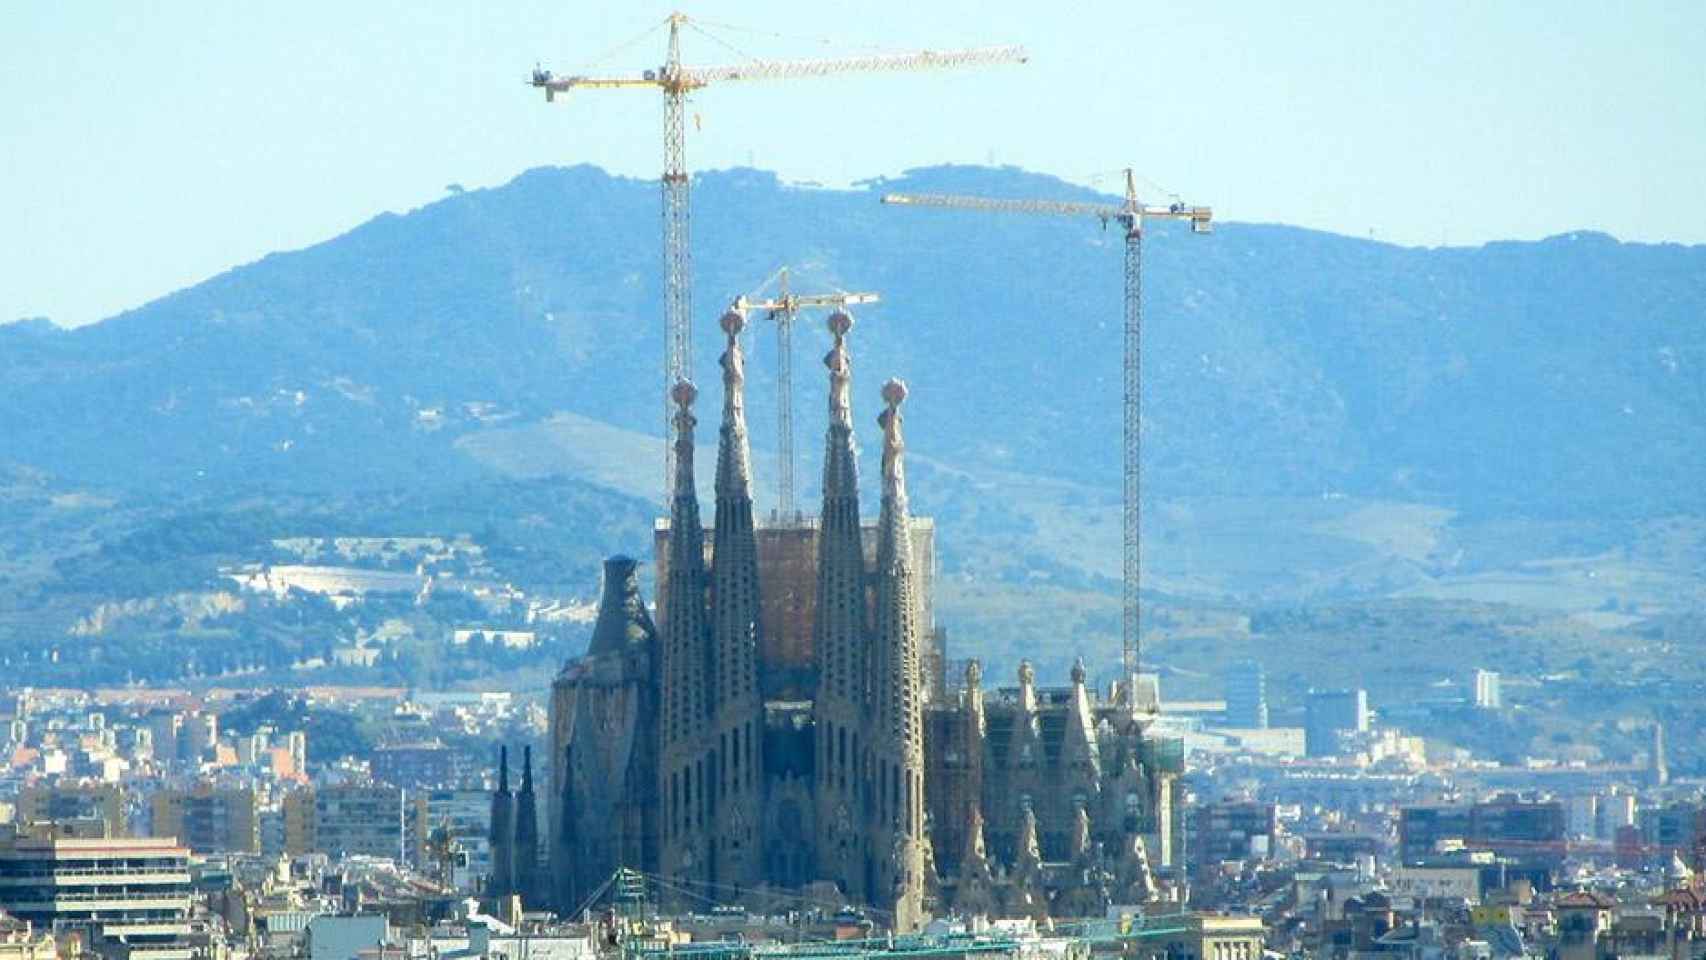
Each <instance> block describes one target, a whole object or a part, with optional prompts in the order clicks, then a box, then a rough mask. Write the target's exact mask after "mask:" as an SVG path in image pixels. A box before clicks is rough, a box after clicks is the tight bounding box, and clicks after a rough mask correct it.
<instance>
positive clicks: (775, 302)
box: [734, 267, 880, 521]
mask: <svg viewBox="0 0 1706 960" xmlns="http://www.w3.org/2000/svg"><path fill="white" fill-rule="evenodd" d="M776 279H777V281H778V282H777V288H776V296H775V298H773V299H769V300H754V299H751V298H749V297H737V298H735V302H734V309H736V310H738V311H740V312H741V313H743V314H744V313H746V312H747V311H749V310H767V311H769V314H768V315H769V317H770V319H771V320H773V321H775V323H776V458H777V471H776V477H777V480H776V513H777V516H778V518H779V519H781V520H783V521H788V520H791V519H793V518H796V517H797V516H798V515H799V508H798V506H797V505H796V501H795V499H794V323H795V321H797V320H798V319H799V315H800V310H802V309H804V308H806V307H829V308H831V309H839V310H845V309H846V308H847V307H849V306H853V305H856V304H865V303H876V302H877V301H878V300H879V299H880V298H879V297H878V296H877V294H875V293H846V292H838V293H824V294H810V295H805V296H801V295H799V294H796V293H794V292H792V291H791V290H789V289H788V268H787V267H783V268H782V269H780V270H778V271H777V272H776ZM766 285H768V284H766Z"/></svg>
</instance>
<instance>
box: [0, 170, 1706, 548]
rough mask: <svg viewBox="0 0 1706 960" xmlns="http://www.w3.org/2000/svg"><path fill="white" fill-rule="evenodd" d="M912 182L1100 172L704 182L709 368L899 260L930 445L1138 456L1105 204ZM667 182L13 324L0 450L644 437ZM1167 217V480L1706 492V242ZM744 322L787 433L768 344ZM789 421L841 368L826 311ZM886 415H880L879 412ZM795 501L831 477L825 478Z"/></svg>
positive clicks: (1051, 192) (433, 445) (346, 485)
mask: <svg viewBox="0 0 1706 960" xmlns="http://www.w3.org/2000/svg"><path fill="white" fill-rule="evenodd" d="M890 190H910V191H942V192H968V193H981V194H985V195H990V196H1029V195H1047V196H1055V197H1060V198H1062V199H1092V198H1095V199H1104V200H1105V199H1108V198H1106V197H1104V196H1101V195H1099V194H1096V193H1095V192H1094V191H1092V190H1089V189H1087V188H1084V187H1080V186H1076V185H1072V184H1068V183H1065V182H1063V181H1060V180H1058V179H1056V178H1052V177H1048V176H1046V175H1042V174H1034V173H1028V172H1025V171H1020V170H1016V169H1014V168H985V167H973V166H948V167H932V168H921V169H917V170H911V171H907V172H905V173H903V174H901V175H899V176H897V177H892V178H888V177H885V178H876V179H873V180H867V181H861V182H860V183H859V184H858V185H857V186H856V188H854V189H849V190H828V189H822V188H812V187H800V186H789V185H787V184H784V183H782V182H781V181H780V180H779V179H778V178H777V177H776V176H775V175H774V174H770V173H767V172H764V171H757V170H751V169H745V168H736V169H733V170H728V171H713V172H708V173H702V174H699V175H698V176H697V177H696V183H695V210H694V212H695V227H696V232H695V253H696V258H697V259H696V262H697V272H696V284H695V303H696V309H695V311H694V315H695V320H696V334H695V340H694V349H695V352H696V356H695V362H694V373H695V374H696V375H697V379H699V380H700V381H701V382H714V380H715V378H716V374H715V372H714V370H715V368H714V357H715V354H716V352H718V351H719V350H720V346H719V344H718V338H717V337H716V336H715V334H714V325H713V324H712V323H711V321H712V320H713V319H714V317H715V316H716V314H717V313H718V312H720V305H721V304H722V303H724V302H726V301H727V300H728V299H729V298H730V297H731V296H732V295H733V294H734V293H735V292H738V291H743V290H749V289H751V287H752V286H753V285H755V284H756V283H758V282H759V281H760V280H761V279H762V278H763V277H764V276H767V275H768V274H770V273H771V272H772V271H773V270H774V268H775V267H776V266H777V265H779V264H781V263H784V262H788V263H793V264H795V265H796V267H797V268H798V270H799V274H800V275H801V277H802V279H801V280H799V281H798V283H819V284H822V283H829V284H833V285H837V286H843V287H847V288H851V289H876V290H878V291H880V292H881V293H882V294H883V296H884V303H883V304H881V305H878V306H876V307H874V308H869V309H866V310H861V311H859V315H860V324H859V328H858V329H857V330H856V331H855V333H854V334H853V351H854V358H855V361H854V362H855V364H856V369H857V373H856V380H855V383H856V390H862V391H864V394H865V395H862V396H858V400H859V401H860V402H859V407H860V411H859V413H858V414H857V415H859V416H865V417H867V418H868V416H869V415H870V414H871V413H873V412H874V410H875V409H876V404H875V402H874V400H873V399H872V398H873V397H874V390H875V386H876V384H877V383H879V382H880V381H881V380H882V379H884V378H886V376H888V375H890V374H899V375H901V376H904V377H906V378H907V379H908V380H909V381H911V382H912V384H913V387H914V394H915V396H916V397H917V399H918V401H919V402H918V403H916V404H915V405H914V406H915V407H917V408H918V409H917V410H916V411H915V415H914V417H913V420H914V421H916V423H915V424H914V423H909V432H911V433H912V434H914V435H915V437H914V439H913V444H914V446H915V447H917V448H918V449H920V450H924V451H928V452H929V453H930V455H931V456H934V457H936V458H937V459H939V460H941V461H944V462H954V463H962V464H965V465H968V466H971V467H976V468H982V469H987V470H1000V471H1018V472H1020V473H1037V474H1039V475H1046V476H1055V477H1065V478H1071V479H1073V480H1082V481H1084V482H1087V483H1090V484H1092V485H1094V486H1102V487H1107V486H1111V485H1113V484H1115V483H1116V482H1117V469H1118V444H1117V441H1115V439H1114V438H1115V437H1116V436H1117V432H1118V418H1119V405H1118V383H1119V367H1118V317H1119V302H1118V298H1119V291H1120V284H1119V257H1118V245H1119V238H1118V236H1117V231H1107V230H1102V229H1098V228H1097V227H1096V225H1095V224H1094V222H1088V223H1086V222H1079V221H1073V220H1070V219H1062V218H1049V217H1022V216H993V215H983V214H972V213H963V212H948V211H924V210H903V209H887V208H883V207H881V206H879V205H878V204H877V202H876V200H877V196H878V194H879V193H880V192H883V191H890ZM655 191H656V183H655V181H645V180H638V179H633V178H624V177H614V176H611V175H608V174H606V173H604V172H603V171H600V170H598V169H597V168H594V167H591V166H587V165H581V166H576V167H567V168H538V169H534V170H529V171H526V172H524V173H522V174H520V175H518V176H517V177H516V178H514V179H513V180H511V181H510V182H509V183H507V184H504V185H502V186H498V187H489V188H482V189H477V190H468V191H465V192H462V193H452V194H450V195H448V196H446V197H444V198H442V199H440V200H437V201H434V202H432V203H429V204H426V205H423V206H422V207H419V208H416V209H415V210H412V211H409V212H407V213H401V214H399V213H385V214H381V215H379V216H376V217H374V218H373V219H371V220H369V221H367V222H366V223H363V224H361V225H359V226H357V227H356V228H354V229H352V230H350V231H348V232H346V233H344V234H341V235H339V236H338V237H335V238H333V239H331V240H328V241H325V242H323V243H319V244H314V245H311V246H309V247H305V248H301V249H298V250H293V251H284V252H277V253H272V254H268V255H267V256H266V257H263V258H261V259H260V260H257V261H254V262H253V263H250V264H246V265H243V266H240V267H236V268H233V269H231V270H228V271H226V272H224V273H221V274H219V275H217V276H215V277H213V278H210V279H208V280H207V281H204V282H203V283H200V284H196V285H194V286H191V287H187V288H185V289H183V290H179V291H175V292H173V293H171V294H167V295H165V296H163V297H161V298H158V299H156V300H153V301H151V302H149V303H148V304H145V305H142V306H140V307H137V308H135V309H132V310H128V311H125V312H123V313H121V314H119V315H117V316H115V317H112V318H109V319H108V320H105V321H102V322H100V323H97V324H92V325H88V326H83V327H77V328H72V329H63V328H55V329H54V330H53V331H51V332H50V331H46V330H44V329H43V328H42V326H41V324H40V323H36V322H27V323H23V324H18V323H13V324H7V325H4V326H0V378H3V379H0V430H4V432H5V435H6V436H8V437H9V438H10V442H9V445H8V451H7V452H6V453H5V454H0V458H3V459H7V460H10V461H12V462H15V463H18V464H24V465H29V466H32V467H39V468H42V469H46V470H48V471H50V472H51V473H53V474H55V475H57V476H61V477H63V478H64V479H65V480H66V482H68V483H72V484H79V485H92V486H96V487H100V488H103V489H109V488H110V489H116V490H127V489H140V490H149V491H157V490H162V489H174V488H178V487H181V486H183V485H185V484H190V485H198V486H199V487H200V488H201V489H205V490H207V491H208V492H210V493H213V492H219V491H226V492H238V491H243V490H248V489H256V488H257V486H259V487H266V486H278V487H283V488H290V489H299V490H315V489H324V490H332V491H338V490H347V489H355V488H384V487H387V486H391V485H395V484H397V483H400V482H406V483H429V484H430V483H463V482H469V481H472V480H477V479H478V478H479V477H481V476H486V475H489V469H490V468H489V467H488V466H486V465H484V464H482V463H480V462H479V460H478V459H477V458H474V457H470V456H469V455H467V454H466V452H465V450H466V448H467V447H468V442H466V441H467V440H468V438H473V437H478V436H479V435H481V434H482V433H485V432H488V431H492V430H497V429H500V428H502V429H510V428H513V427H515V426H517V425H522V424H539V423H544V422H546V421H548V419H549V418H550V417H552V416H555V415H557V414H559V413H569V414H573V415H575V416H580V417H586V418H590V419H591V420H595V421H598V422H601V423H605V424H608V425H609V426H611V427H613V428H615V429H618V430H624V431H631V432H638V433H641V434H649V435H651V436H653V437H654V439H655V437H656V436H657V434H658V433H659V428H660V426H661V423H660V421H661V414H660V412H659V411H660V407H661V403H660V401H658V400H657V399H656V394H655V391H656V390H657V389H658V386H657V382H658V381H659V380H660V379H661V378H660V377H659V375H658V358H659V357H660V356H661V353H662V348H661V329H660V326H661V324H660V322H659V321H658V320H657V319H656V308H655V306H654V305H655V304H656V302H657V296H658V281H657V274H658V268H657V250H656V245H657V237H656V204H657V196H656V192H655ZM1171 226H1172V225H1169V224H1159V225H1155V226H1154V227H1152V228H1151V229H1150V231H1149V239H1148V240H1147V241H1146V244H1145V259H1146V268H1145V286H1146V316H1145V322H1146V332H1145V348H1146V352H1145V382H1146V388H1145V389H1146V394H1147V396H1146V401H1145V402H1146V406H1145V423H1144V432H1145V469H1146V475H1145V482H1146V485H1147V489H1149V490H1151V491H1154V493H1155V495H1156V496H1159V497H1170V496H1179V495H1184V494H1187V493H1205V494H1214V495H1246V494H1247V495H1264V496H1265V495H1273V496H1311V495H1323V494H1327V495H1331V494H1343V495H1349V496H1354V497H1366V498H1385V499H1394V500H1404V501H1414V502H1418V503H1426V504H1432V505H1438V506H1446V507H1449V508H1451V509H1454V510H1460V511H1464V512H1467V513H1471V514H1484V515H1494V514H1497V513H1499V512H1500V511H1512V510H1515V511H1518V512H1528V513H1532V514H1534V515H1536V516H1540V517H1553V516H1571V517H1580V516H1584V515H1598V514H1601V513H1604V512H1610V513H1612V514H1619V515H1627V516H1628V517H1631V518H1641V517H1651V516H1663V515H1668V514H1672V513H1680V514H1694V513H1701V512H1706V492H1703V491H1702V488H1701V485H1700V484H1698V483H1696V482H1694V481H1695V479H1696V477H1695V473H1696V470H1695V468H1694V464H1696V463H1698V462H1699V461H1700V456H1699V455H1700V452H1701V451H1700V450H1699V443H1700V441H1699V438H1700V437H1701V436H1702V435H1706V430H1703V429H1702V428H1703V427H1706V419H1703V416H1702V413H1701V411H1702V409H1703V408H1706V404H1702V403H1701V402H1700V401H1701V400H1702V399H1706V388H1703V382H1706V381H1703V378H1702V375H1701V370H1702V369H1703V367H1706V336H1703V335H1702V333H1701V330H1700V327H1699V324H1698V323H1697V322H1694V323H1690V322H1689V321H1690V320H1693V321H1697V320H1698V318H1699V316H1701V315H1702V314H1703V313H1706V282H1703V281H1702V278H1703V277H1706V247H1701V246H1689V245H1683V244H1646V243H1623V242H1621V241H1617V240H1616V239H1615V238H1612V237H1610V236H1609V235H1606V234H1603V233H1597V232H1594V231H1572V232H1569V233H1565V234H1559V235H1556V236H1554V237H1549V238H1546V239H1544V240H1540V241H1497V242H1493V243H1488V244H1483V245H1480V246H1476V247H1444V248H1427V247H1404V246H1398V245H1395V244H1389V243H1383V242H1380V241H1373V240H1364V239H1360V238H1354V237H1345V236H1341V235H1337V234H1332V233H1328V232H1325V231H1316V230H1308V229H1304V228H1297V227H1288V226H1284V225H1273V224H1242V223H1236V222H1234V223H1227V224H1222V225H1219V227H1218V230H1217V232H1216V233H1215V234H1214V235H1212V236H1211V237H1207V238H1197V237H1191V236H1188V235H1187V234H1185V233H1184V232H1183V231H1180V230H1176V229H1169V227H1171ZM754 326H755V333H754V334H752V335H749V340H750V342H749V348H748V349H749V352H750V353H751V355H752V356H753V359H754V367H756V368H757V369H756V371H755V373H756V376H755V377H754V382H753V384H752V385H751V392H752V394H753V396H754V398H755V400H754V402H753V403H752V406H753V407H754V413H753V419H754V424H753V431H754V436H755V438H758V439H757V440H756V441H755V442H757V443H758V444H759V445H760V446H761V447H767V446H770V445H771V444H770V443H769V441H768V436H769V431H771V430H772V429H773V426H772V424H773V416H774V414H773V405H771V404H770V403H769V402H768V400H769V396H770V392H771V391H773V385H772V384H771V382H770V381H769V380H768V378H769V377H771V376H772V375H773V374H772V371H773V367H774V363H773V360H774V358H773V356H772V355H771V354H772V353H773V349H772V346H771V344H770V343H769V340H768V333H767V331H764V325H763V324H755V325H754ZM798 336H799V338H800V339H801V341H802V343H801V344H800V345H799V346H798V348H797V349H798V353H797V355H796V357H795V360H796V365H797V367H798V372H797V374H796V382H797V383H798V384H799V386H798V388H797V390H798V396H797V398H796V406H797V409H798V410H799V411H800V413H798V414H797V417H798V418H799V422H800V423H801V427H800V438H799V439H800V446H801V448H802V449H804V450H806V451H807V453H806V454H805V456H804V458H803V459H804V460H805V461H806V462H804V463H802V464H801V465H800V468H799V471H800V475H801V476H802V477H806V476H810V475H811V470H812V466H811V461H812V458H813V456H815V451H814V450H813V447H814V444H813V443H812V442H811V440H810V437H811V436H812V435H813V434H814V432H815V424H816V423H817V416H816V406H817V404H818V403H820V402H821V397H820V394H821V390H822V387H821V384H819V383H818V382H817V381H818V380H819V379H820V378H819V377H817V376H815V375H814V373H813V370H814V365H813V363H812V362H811V359H810V355H811V354H812V352H813V351H814V350H821V349H823V347H824V345H825V343H826V340H825V337H824V335H823V333H822V331H820V330H818V329H817V325H816V323H815V321H813V322H809V323H807V324H803V325H802V329H801V331H800V333H799V335H798ZM861 422H862V421H861ZM808 499H809V497H808Z"/></svg>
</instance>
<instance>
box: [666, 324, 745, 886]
mask: <svg viewBox="0 0 1706 960" xmlns="http://www.w3.org/2000/svg"><path fill="white" fill-rule="evenodd" d="M745 326H746V318H745V317H744V316H743V315H742V314H741V313H740V312H738V311H735V310H730V311H729V312H727V313H725V314H723V318H722V328H723V333H724V334H725V335H726V336H727V338H728V343H727V346H726V348H725V349H724V351H723V356H722V359H721V363H722V367H723V424H722V428H721V430H720V431H719V435H718V441H717V484H716V488H717V514H716V521H715V533H714V535H713V546H712V551H711V602H712V614H711V651H712V657H713V658H714V659H713V660H712V674H713V680H714V688H715V695H714V696H715V699H714V702H713V705H712V713H711V716H712V722H711V726H710V729H709V733H708V738H707V746H708V749H709V753H708V759H709V763H708V766H709V768H710V775H711V777H712V780H713V783H712V794H711V795H712V798H713V804H714V807H715V813H714V819H713V826H714V829H713V830H712V831H711V832H710V836H709V837H708V838H707V839H708V844H709V851H710V854H711V873H712V875H713V879H715V880H716V881H718V882H720V883H734V884H740V885H743V886H744V885H757V884H758V883H761V882H762V881H763V880H764V878H763V877H762V876H761V865H762V858H761V857H760V856H759V845H758V837H757V830H758V825H759V819H760V816H761V811H762V807H763V790H764V783H763V779H762V776H761V775H762V773H763V769H764V767H763V761H762V745H763V735H762V734H763V721H764V701H763V695H762V693H761V692H760V690H759V685H758V650H759V645H760V637H759V630H760V626H759V597H758V542H757V539H756V537H755V535H754V531H753V521H752V458H751V454H750V452H749V450H748V447H747V431H746V397H745V384H746V369H745V368H746V365H745V360H744V358H743V356H742V354H741V348H740V332H741V330H742V329H743V328H744V327H745ZM677 469H680V467H679V465H678V467H677Z"/></svg>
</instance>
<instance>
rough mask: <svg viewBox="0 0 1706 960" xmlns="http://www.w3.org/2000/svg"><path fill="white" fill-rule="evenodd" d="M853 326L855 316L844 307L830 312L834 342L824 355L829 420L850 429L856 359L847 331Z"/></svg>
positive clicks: (830, 324)
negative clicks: (850, 353)
mask: <svg viewBox="0 0 1706 960" xmlns="http://www.w3.org/2000/svg"><path fill="white" fill-rule="evenodd" d="M852 329H853V316H852V315H851V314H849V313H848V312H847V311H845V310H837V311H835V312H834V313H832V314H830V315H829V332H830V333H832V334H834V335H835V344H834V346H831V347H830V348H829V352H828V353H826V354H824V356H823V365H824V366H826V367H828V368H829V422H830V423H831V424H837V425H840V426H843V427H846V428H847V429H849V430H851V429H852V427H853V398H852V396H851V390H852V384H853V362H852V361H851V360H850V359H849V358H848V356H847V331H849V330H852Z"/></svg>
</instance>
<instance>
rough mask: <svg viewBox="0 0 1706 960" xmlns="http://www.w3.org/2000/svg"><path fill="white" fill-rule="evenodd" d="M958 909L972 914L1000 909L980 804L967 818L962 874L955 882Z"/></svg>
mask: <svg viewBox="0 0 1706 960" xmlns="http://www.w3.org/2000/svg"><path fill="white" fill-rule="evenodd" d="M954 909H955V910H957V911H958V912H960V913H961V914H964V915H966V916H968V917H969V916H979V915H982V916H987V915H989V914H992V913H995V912H997V904H996V900H995V871H994V870H993V869H992V868H991V867H990V864H989V855H988V851H987V850H986V849H985V847H984V842H983V811H982V810H980V809H979V808H977V807H976V806H973V807H972V809H971V815H970V816H969V817H968V818H967V822H966V848H965V852H964V853H963V854H962V855H961V856H960V872H959V878H958V881H957V882H956V883H955V885H954Z"/></svg>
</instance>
